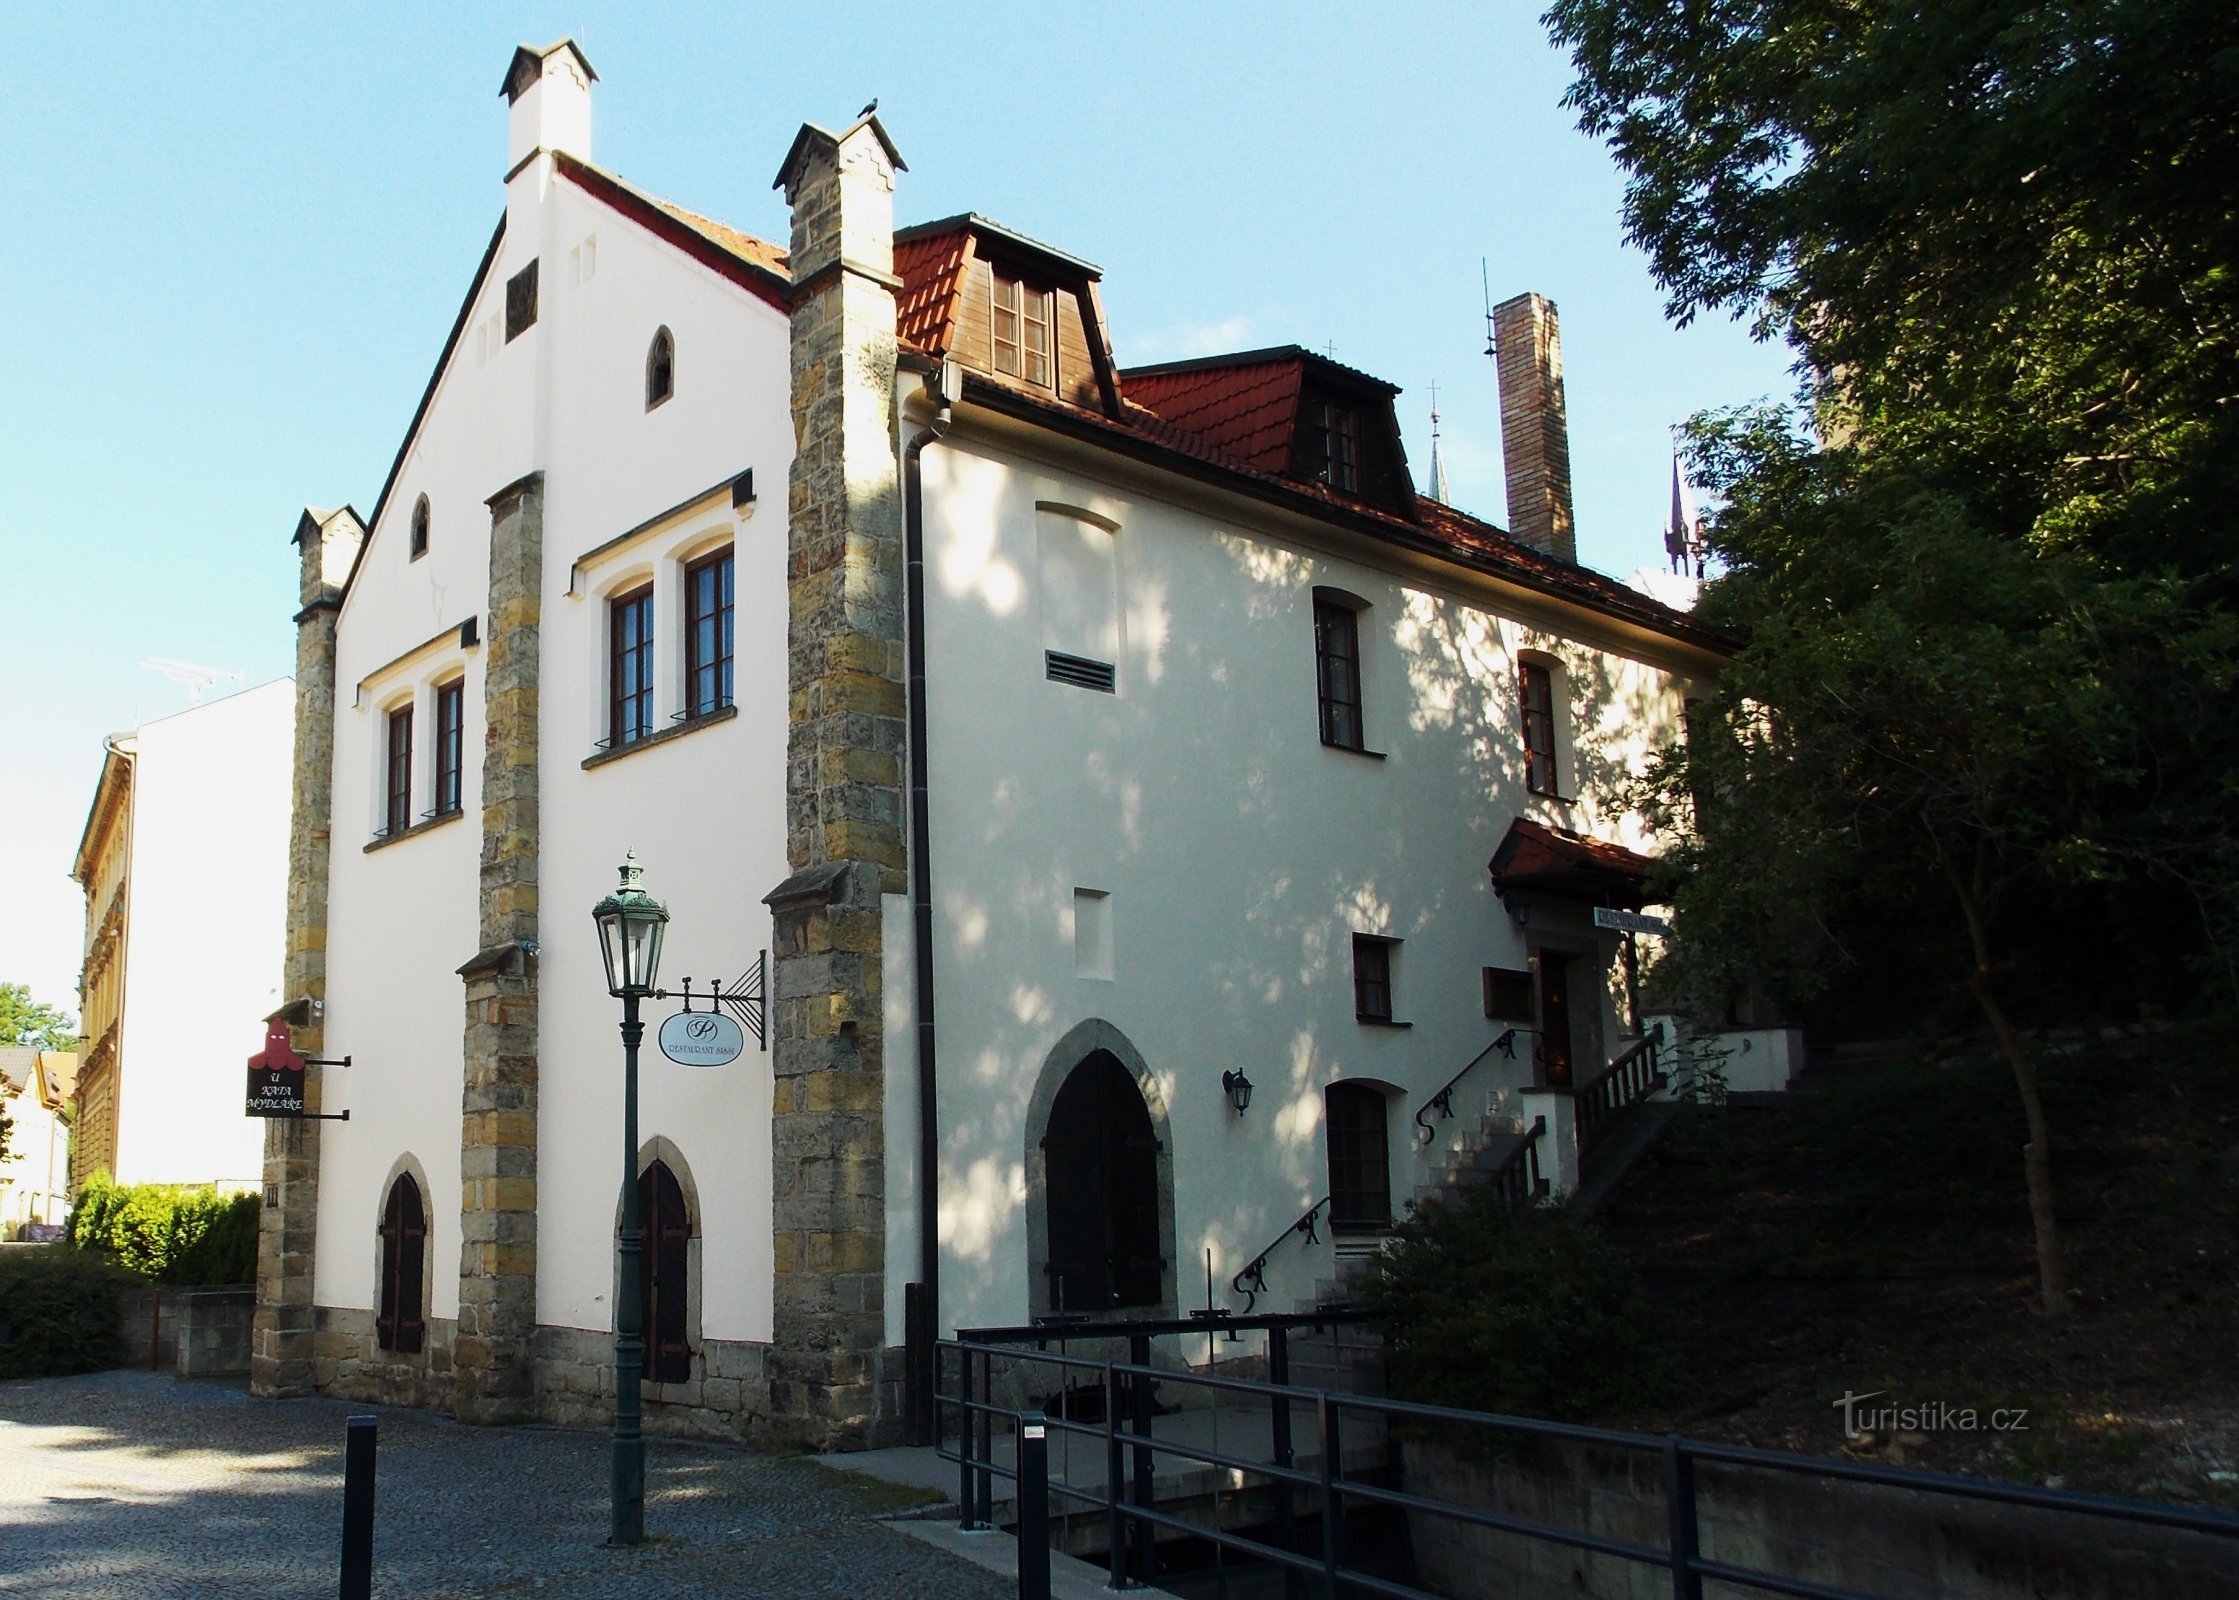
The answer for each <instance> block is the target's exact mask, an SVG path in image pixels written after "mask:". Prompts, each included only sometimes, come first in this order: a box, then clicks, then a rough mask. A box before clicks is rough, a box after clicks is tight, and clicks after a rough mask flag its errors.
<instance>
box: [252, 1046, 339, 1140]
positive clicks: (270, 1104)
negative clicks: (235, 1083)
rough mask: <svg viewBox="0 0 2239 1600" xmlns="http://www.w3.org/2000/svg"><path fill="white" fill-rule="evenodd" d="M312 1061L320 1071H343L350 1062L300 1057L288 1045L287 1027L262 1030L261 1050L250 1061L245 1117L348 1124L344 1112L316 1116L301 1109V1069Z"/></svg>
mask: <svg viewBox="0 0 2239 1600" xmlns="http://www.w3.org/2000/svg"><path fill="white" fill-rule="evenodd" d="M314 1061H316V1062H317V1064H318V1065H319V1066H322V1067H346V1066H348V1065H349V1064H350V1058H349V1057H348V1056H344V1057H343V1058H342V1059H341V1060H339V1061H328V1060H325V1059H322V1058H318V1057H311V1056H299V1055H297V1054H296V1053H295V1047H294V1046H293V1045H291V1044H290V1043H289V1042H288V1025H287V1024H286V1023H284V1022H274V1023H272V1024H270V1025H269V1026H267V1027H266V1029H265V1030H264V1048H263V1049H262V1050H259V1051H258V1052H257V1053H256V1054H255V1055H253V1056H251V1057H249V1100H248V1106H247V1108H246V1111H245V1113H244V1114H245V1115H247V1116H252V1117H301V1118H303V1119H304V1120H306V1121H317V1122H347V1121H349V1120H350V1113H349V1112H347V1111H329V1112H316V1111H306V1110H304V1109H303V1084H304V1080H305V1079H306V1078H307V1077H309V1074H308V1073H306V1072H305V1071H304V1070H303V1069H304V1068H305V1067H306V1066H308V1065H310V1064H312V1063H313V1062H314Z"/></svg>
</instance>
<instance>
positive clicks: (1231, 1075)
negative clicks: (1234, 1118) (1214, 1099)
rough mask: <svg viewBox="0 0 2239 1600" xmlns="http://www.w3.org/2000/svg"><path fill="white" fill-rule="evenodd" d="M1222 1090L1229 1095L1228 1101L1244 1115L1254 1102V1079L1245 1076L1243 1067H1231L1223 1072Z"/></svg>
mask: <svg viewBox="0 0 2239 1600" xmlns="http://www.w3.org/2000/svg"><path fill="white" fill-rule="evenodd" d="M1221 1092H1222V1093H1223V1094H1226V1095H1227V1096H1228V1103H1229V1104H1230V1105H1232V1106H1234V1107H1235V1108H1236V1114H1237V1115H1238V1116H1242V1115H1243V1114H1244V1112H1245V1109H1246V1108H1247V1107H1249V1106H1250V1105H1251V1103H1252V1080H1251V1079H1249V1078H1247V1077H1245V1076H1244V1069H1243V1068H1242V1067H1231V1068H1230V1069H1229V1070H1228V1071H1226V1072H1224V1073H1222V1074H1221Z"/></svg>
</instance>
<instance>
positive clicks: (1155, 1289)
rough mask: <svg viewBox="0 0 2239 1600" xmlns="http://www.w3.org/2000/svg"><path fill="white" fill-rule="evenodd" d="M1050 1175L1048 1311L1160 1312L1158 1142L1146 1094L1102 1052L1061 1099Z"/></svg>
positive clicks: (1048, 1141)
mask: <svg viewBox="0 0 2239 1600" xmlns="http://www.w3.org/2000/svg"><path fill="white" fill-rule="evenodd" d="M1042 1153H1043V1157H1044V1168H1045V1170H1046V1171H1047V1173H1048V1175H1049V1176H1048V1183H1047V1186H1046V1192H1047V1195H1048V1205H1049V1217H1048V1221H1049V1227H1048V1232H1047V1238H1048V1240H1049V1260H1048V1262H1047V1264H1046V1265H1045V1267H1044V1270H1045V1271H1046V1272H1047V1273H1048V1274H1049V1278H1050V1307H1051V1309H1052V1310H1056V1311H1103V1310H1109V1309H1111V1308H1112V1307H1115V1306H1144V1305H1156V1304H1157V1303H1158V1301H1159V1298H1160V1290H1161V1287H1162V1283H1163V1273H1162V1271H1161V1269H1162V1268H1163V1267H1164V1265H1165V1261H1164V1258H1163V1257H1162V1256H1161V1254H1160V1252H1159V1238H1158V1231H1159V1230H1158V1139H1157V1135H1156V1133H1155V1132H1154V1130H1153V1128H1152V1126H1151V1114H1150V1108H1149V1107H1148V1106H1146V1105H1145V1104H1144V1103H1143V1092H1142V1091H1141V1090H1140V1089H1138V1088H1137V1087H1136V1086H1135V1079H1134V1078H1133V1076H1131V1075H1130V1074H1129V1072H1128V1070H1127V1069H1126V1068H1125V1067H1124V1066H1122V1065H1121V1064H1120V1063H1119V1060H1118V1059H1117V1058H1116V1057H1114V1056H1112V1055H1110V1054H1108V1053H1106V1052H1104V1051H1101V1050H1099V1051H1098V1052H1096V1053H1095V1054H1094V1055H1092V1056H1090V1057H1089V1058H1088V1059H1087V1060H1085V1061H1083V1062H1082V1063H1081V1064H1080V1065H1079V1066H1077V1067H1075V1068H1074V1069H1073V1071H1072V1072H1071V1074H1070V1075H1068V1076H1067V1078H1066V1080H1065V1085H1064V1087H1063V1088H1061V1089H1059V1090H1058V1091H1057V1099H1056V1101H1055V1102H1054V1103H1053V1104H1052V1105H1051V1107H1050V1121H1049V1130H1048V1132H1047V1133H1046V1134H1045V1135H1044V1137H1043V1139H1042Z"/></svg>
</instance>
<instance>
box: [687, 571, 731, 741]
mask: <svg viewBox="0 0 2239 1600" xmlns="http://www.w3.org/2000/svg"><path fill="white" fill-rule="evenodd" d="M732 570H733V567H732V560H731V551H730V550H728V549H723V550H718V551H717V552H716V553H715V554H713V555H711V556H706V557H703V558H702V559H700V560H698V561H695V562H693V563H692V564H691V565H690V566H688V567H686V568H685V569H684V714H685V715H686V716H688V717H704V716H707V715H708V714H709V713H711V712H715V711H720V710H722V709H723V708H724V707H725V706H727V705H729V704H730V703H731V655H732V649H731V645H732V635H731V627H732V614H733V611H732V581H733V580H732Z"/></svg>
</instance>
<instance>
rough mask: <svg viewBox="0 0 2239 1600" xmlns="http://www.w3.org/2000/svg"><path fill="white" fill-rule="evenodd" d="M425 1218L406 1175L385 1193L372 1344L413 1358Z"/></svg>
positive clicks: (420, 1321) (422, 1325)
mask: <svg viewBox="0 0 2239 1600" xmlns="http://www.w3.org/2000/svg"><path fill="white" fill-rule="evenodd" d="M427 1251H428V1213H427V1207H426V1206H425V1204H424V1203H423V1202H422V1201H421V1199H420V1186H419V1184H417V1183H415V1182H414V1181H413V1179H412V1175H411V1174H410V1173H403V1174H400V1175H399V1176H398V1178H397V1181H396V1182H395V1183H394V1184H392V1185H390V1187H389V1203H388V1204H387V1205H386V1206H385V1207H383V1208H382V1212H381V1308H380V1310H379V1312H378V1313H376V1315H375V1317H374V1321H373V1328H374V1338H375V1342H377V1343H378V1344H379V1345H380V1347H381V1348H382V1349H384V1350H394V1351H396V1352H397V1353H398V1354H399V1355H416V1354H418V1353H419V1350H420V1346H421V1344H422V1343H423V1342H424V1341H425V1340H426V1338H427V1318H426V1308H425V1306H424V1305H423V1304H422V1303H421V1291H420V1278H421V1275H422V1273H423V1272H424V1271H425V1270H426V1267H427Z"/></svg>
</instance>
